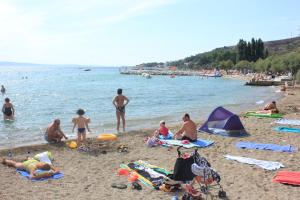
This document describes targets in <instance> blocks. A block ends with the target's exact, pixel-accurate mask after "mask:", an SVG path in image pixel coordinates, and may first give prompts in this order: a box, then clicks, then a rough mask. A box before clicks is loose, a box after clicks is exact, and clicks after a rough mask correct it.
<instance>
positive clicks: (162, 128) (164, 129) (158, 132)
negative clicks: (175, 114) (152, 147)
mask: <svg viewBox="0 0 300 200" xmlns="http://www.w3.org/2000/svg"><path fill="white" fill-rule="evenodd" d="M159 126H160V127H159V129H157V130H156V131H155V132H154V136H155V137H158V136H159V135H162V136H164V137H165V138H166V137H168V134H169V129H168V128H167V127H166V122H165V121H163V120H162V121H160V122H159Z"/></svg>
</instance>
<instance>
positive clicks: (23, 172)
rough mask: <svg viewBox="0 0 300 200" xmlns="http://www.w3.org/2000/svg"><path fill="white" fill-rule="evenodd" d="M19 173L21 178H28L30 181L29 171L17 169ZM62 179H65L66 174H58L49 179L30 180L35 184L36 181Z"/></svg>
mask: <svg viewBox="0 0 300 200" xmlns="http://www.w3.org/2000/svg"><path fill="white" fill-rule="evenodd" d="M38 171H43V170H38ZM17 172H19V174H20V175H21V176H23V177H26V178H28V179H29V176H30V174H29V173H28V172H27V171H24V170H19V169H17ZM62 177H64V174H63V173H61V172H58V173H56V174H54V175H53V176H51V177H49V178H40V179H30V180H31V181H33V182H35V181H44V180H48V179H60V178H62Z"/></svg>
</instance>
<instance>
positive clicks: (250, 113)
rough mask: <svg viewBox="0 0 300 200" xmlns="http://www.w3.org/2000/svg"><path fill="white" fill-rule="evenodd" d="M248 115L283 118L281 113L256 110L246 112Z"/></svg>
mask: <svg viewBox="0 0 300 200" xmlns="http://www.w3.org/2000/svg"><path fill="white" fill-rule="evenodd" d="M245 116H247V117H259V118H282V116H283V115H282V114H280V113H273V114H270V113H257V112H255V111H249V112H247V113H246V114H245Z"/></svg>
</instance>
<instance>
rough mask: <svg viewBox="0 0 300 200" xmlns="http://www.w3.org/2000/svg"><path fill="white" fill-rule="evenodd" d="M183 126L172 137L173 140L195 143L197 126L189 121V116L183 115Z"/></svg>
mask: <svg viewBox="0 0 300 200" xmlns="http://www.w3.org/2000/svg"><path fill="white" fill-rule="evenodd" d="M182 120H183V125H182V127H181V128H180V130H179V131H178V132H177V133H176V134H175V135H174V139H177V140H188V141H190V142H196V141H197V126H196V124H195V122H193V121H192V120H191V119H190V115H189V114H188V113H185V114H184V115H183V117H182Z"/></svg>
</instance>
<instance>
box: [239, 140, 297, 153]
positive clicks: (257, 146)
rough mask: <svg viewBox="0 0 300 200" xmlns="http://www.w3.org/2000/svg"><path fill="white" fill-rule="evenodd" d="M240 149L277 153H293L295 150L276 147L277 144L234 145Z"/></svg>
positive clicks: (287, 146) (240, 143)
mask: <svg viewBox="0 0 300 200" xmlns="http://www.w3.org/2000/svg"><path fill="white" fill-rule="evenodd" d="M235 146H236V147H237V148H240V149H259V150H270V151H278V152H294V151H295V150H296V149H295V148H294V147H293V146H291V145H284V146H281V145H277V144H262V143H254V142H237V143H236V144H235Z"/></svg>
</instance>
